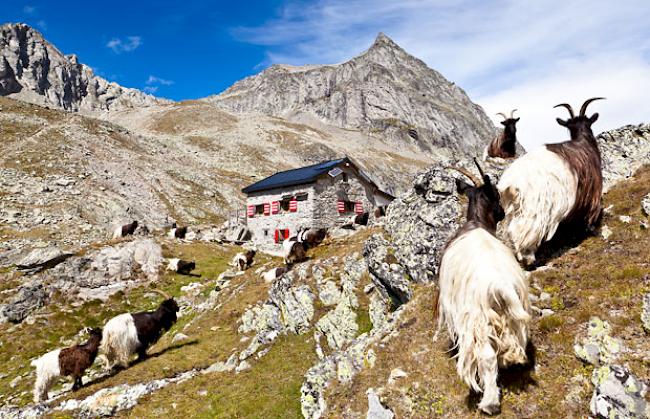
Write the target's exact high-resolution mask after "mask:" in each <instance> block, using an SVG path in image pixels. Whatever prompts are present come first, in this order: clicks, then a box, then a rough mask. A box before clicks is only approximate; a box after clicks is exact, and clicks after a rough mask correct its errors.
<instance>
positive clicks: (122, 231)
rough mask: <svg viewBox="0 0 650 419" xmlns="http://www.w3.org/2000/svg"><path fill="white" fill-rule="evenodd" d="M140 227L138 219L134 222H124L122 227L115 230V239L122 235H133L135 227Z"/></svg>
mask: <svg viewBox="0 0 650 419" xmlns="http://www.w3.org/2000/svg"><path fill="white" fill-rule="evenodd" d="M136 228H138V221H137V220H135V221H133V222H132V223H129V224H124V225H123V226H121V227H117V228H116V229H115V231H114V232H113V238H114V239H119V238H120V237H126V236H130V235H133V233H135V229H136Z"/></svg>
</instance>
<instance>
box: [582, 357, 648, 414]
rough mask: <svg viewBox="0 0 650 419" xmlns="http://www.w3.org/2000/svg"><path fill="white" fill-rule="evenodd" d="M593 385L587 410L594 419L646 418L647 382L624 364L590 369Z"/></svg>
mask: <svg viewBox="0 0 650 419" xmlns="http://www.w3.org/2000/svg"><path fill="white" fill-rule="evenodd" d="M592 382H593V384H594V386H595V389H594V394H593V396H592V398H591V404H590V408H591V413H592V414H593V415H594V416H595V417H596V418H598V419H610V418H647V417H650V403H648V402H647V401H646V400H645V395H646V392H647V386H646V385H645V384H644V383H643V381H641V380H639V379H638V378H636V377H635V376H634V375H632V374H631V373H630V372H629V371H628V370H627V369H626V368H625V367H622V366H619V365H606V366H604V367H601V368H597V369H596V370H594V373H593V376H592Z"/></svg>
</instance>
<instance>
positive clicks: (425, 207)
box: [385, 162, 462, 282]
mask: <svg viewBox="0 0 650 419" xmlns="http://www.w3.org/2000/svg"><path fill="white" fill-rule="evenodd" d="M449 164H451V162H444V163H440V164H436V165H434V166H433V167H431V168H430V169H429V170H428V171H426V172H424V173H422V174H420V175H418V176H417V177H416V178H415V182H414V184H413V188H412V189H411V190H410V191H408V192H407V193H405V194H403V195H402V196H400V197H399V198H397V199H396V200H395V201H393V202H392V203H391V204H390V205H389V206H388V210H387V214H386V220H385V226H386V231H387V232H388V233H389V234H390V237H391V246H392V249H393V250H394V257H395V259H396V260H397V261H398V262H399V264H400V265H401V266H403V267H404V268H405V270H406V272H407V273H408V275H409V276H410V277H411V278H413V280H414V281H416V282H428V281H431V280H433V279H435V277H436V276H437V275H438V266H439V264H440V258H441V257H442V251H443V249H444V246H445V244H446V243H447V240H449V237H451V235H452V234H453V233H454V232H455V231H456V230H457V229H458V227H459V223H458V221H459V219H460V217H461V216H462V205H461V202H460V199H459V197H458V194H457V193H456V185H455V178H456V177H458V176H460V175H458V174H457V173H456V172H454V171H452V170H450V169H448V168H447V167H446V166H448V165H449Z"/></svg>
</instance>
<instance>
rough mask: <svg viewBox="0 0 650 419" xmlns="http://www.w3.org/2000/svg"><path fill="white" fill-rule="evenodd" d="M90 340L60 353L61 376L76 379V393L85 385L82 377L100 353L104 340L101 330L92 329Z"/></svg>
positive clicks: (73, 387) (73, 388)
mask: <svg viewBox="0 0 650 419" xmlns="http://www.w3.org/2000/svg"><path fill="white" fill-rule="evenodd" d="M89 332H90V338H88V340H87V341H86V343H83V344H80V345H75V346H72V347H70V348H65V349H61V352H59V369H60V371H61V375H65V376H69V377H72V378H73V379H74V384H73V385H72V390H73V391H76V390H78V389H80V388H81V386H82V385H83V383H82V381H81V377H83V375H84V372H85V371H86V369H88V368H89V367H90V366H91V365H92V364H93V362H95V358H96V357H97V352H98V351H99V344H100V342H101V340H102V330H101V329H90V331H89Z"/></svg>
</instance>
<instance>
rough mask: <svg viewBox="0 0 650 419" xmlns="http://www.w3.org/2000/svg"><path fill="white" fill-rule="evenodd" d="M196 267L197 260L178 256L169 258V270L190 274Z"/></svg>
mask: <svg viewBox="0 0 650 419" xmlns="http://www.w3.org/2000/svg"><path fill="white" fill-rule="evenodd" d="M194 269H196V262H194V261H193V260H192V261H187V260H183V259H178V258H173V259H169V264H167V270H168V271H172V272H176V273H179V274H181V275H189V274H190V272H192V271H193V270H194Z"/></svg>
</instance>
